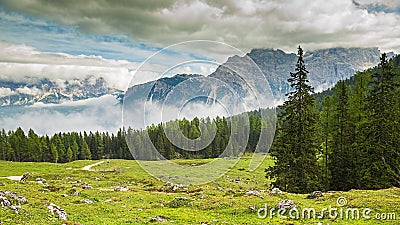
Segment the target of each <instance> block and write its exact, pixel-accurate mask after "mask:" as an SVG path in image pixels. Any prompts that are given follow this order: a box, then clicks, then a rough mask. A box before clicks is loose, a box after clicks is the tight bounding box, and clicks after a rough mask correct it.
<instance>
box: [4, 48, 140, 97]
mask: <svg viewBox="0 0 400 225" xmlns="http://www.w3.org/2000/svg"><path fill="white" fill-rule="evenodd" d="M139 65H140V64H139V63H135V62H129V61H126V60H110V59H104V58H103V57H101V56H94V55H89V56H87V55H78V56H76V55H70V54H65V53H50V52H40V51H38V50H37V49H35V48H33V47H31V46H26V45H16V44H11V43H7V42H0V78H1V80H8V81H16V82H29V80H30V79H33V80H34V79H35V78H37V79H42V78H47V79H50V80H52V81H55V82H57V83H59V84H63V82H64V81H67V80H68V81H71V80H72V81H73V80H74V79H83V78H85V77H89V76H94V77H103V78H104V79H105V80H106V82H107V84H108V85H109V86H110V87H112V88H116V89H119V90H125V89H126V88H127V87H128V84H129V82H130V81H131V79H132V76H133V73H134V71H135V69H136V68H137V67H138V66H139ZM142 79H146V78H142ZM32 91H35V90H28V89H21V90H18V92H19V93H24V94H28V92H31V93H32ZM35 92H36V93H37V90H36V91H35ZM3 93H5V92H4V91H3ZM8 93H9V94H10V92H8Z"/></svg>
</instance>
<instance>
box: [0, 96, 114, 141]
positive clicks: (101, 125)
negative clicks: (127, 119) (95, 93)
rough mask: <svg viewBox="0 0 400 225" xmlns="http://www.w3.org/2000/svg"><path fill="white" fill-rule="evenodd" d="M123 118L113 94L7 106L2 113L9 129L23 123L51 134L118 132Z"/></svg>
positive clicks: (2, 118)
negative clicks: (63, 101) (47, 103)
mask: <svg viewBox="0 0 400 225" xmlns="http://www.w3.org/2000/svg"><path fill="white" fill-rule="evenodd" d="M0 91H1V89H0ZM49 118H51V119H50V120H49ZM121 118H122V111H121V107H120V105H118V104H117V100H116V99H115V98H114V97H113V96H104V97H101V98H98V99H91V100H86V101H77V102H69V103H64V104H60V105H51V104H50V105H46V106H45V107H43V105H40V104H37V105H34V106H30V107H18V108H13V107H5V108H2V112H1V113H0V124H1V125H2V128H4V129H5V130H15V129H16V128H18V127H21V128H22V129H24V130H25V131H27V130H29V129H30V128H32V129H34V130H35V132H37V133H39V134H49V135H51V134H54V133H57V132H83V131H108V132H113V133H116V132H117V131H118V129H119V128H120V127H121V126H122V120H121Z"/></svg>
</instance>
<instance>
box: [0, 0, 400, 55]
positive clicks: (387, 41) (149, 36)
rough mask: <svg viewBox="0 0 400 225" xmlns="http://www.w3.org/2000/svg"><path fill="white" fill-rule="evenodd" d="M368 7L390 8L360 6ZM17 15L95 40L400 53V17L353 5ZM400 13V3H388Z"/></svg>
mask: <svg viewBox="0 0 400 225" xmlns="http://www.w3.org/2000/svg"><path fill="white" fill-rule="evenodd" d="M357 2H361V3H362V4H368V3H373V2H377V3H379V2H380V3H382V2H383V1H378V0H374V1H373V0H360V1H357ZM2 3H3V4H4V6H6V7H7V8H9V9H11V10H15V11H18V12H22V13H26V14H29V15H32V16H36V17H44V18H47V19H49V20H52V21H56V22H58V23H61V24H65V25H68V26H74V27H77V29H79V30H81V31H84V32H87V33H95V34H102V35H104V34H106V35H126V36H128V37H129V38H130V39H131V40H135V41H140V42H144V43H150V44H151V45H153V46H166V45H169V44H173V43H176V42H179V41H186V40H193V39H211V40H217V41H223V42H226V43H229V44H232V45H235V46H238V47H239V48H241V49H242V50H244V51H248V50H250V49H252V48H257V47H273V48H281V49H283V50H286V51H288V50H290V51H294V50H293V49H295V48H296V46H297V45H298V44H299V43H300V44H302V45H303V46H305V48H306V49H309V50H311V49H316V48H326V47H337V46H342V47H350V46H351V47H372V46H378V47H380V48H382V49H383V50H385V51H387V50H395V51H399V50H400V44H399V43H400V41H399V37H400V16H399V15H398V14H395V13H370V12H368V10H366V9H362V8H359V7H357V6H356V5H355V4H354V2H353V1H352V0H338V1H324V0H316V1H312V3H310V1H307V0H297V1H292V0H269V1H263V0H247V1H240V2H238V1H235V0H223V1H212V0H208V1H206V0H204V1H203V0H179V1H162V2H160V1H147V0H138V1H130V2H125V1H124V2H115V1H107V0H103V1H94V0H92V1H85V3H77V2H74V1H63V2H60V1H45V0H31V1H12V0H4V1H2ZM385 4H386V5H388V6H389V7H398V5H399V3H398V1H395V0H389V1H385Z"/></svg>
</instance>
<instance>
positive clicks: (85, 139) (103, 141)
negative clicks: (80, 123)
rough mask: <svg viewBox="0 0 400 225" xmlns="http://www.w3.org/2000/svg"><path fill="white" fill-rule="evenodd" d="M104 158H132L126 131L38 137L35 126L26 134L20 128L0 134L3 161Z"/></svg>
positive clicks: (60, 160)
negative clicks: (34, 129)
mask: <svg viewBox="0 0 400 225" xmlns="http://www.w3.org/2000/svg"><path fill="white" fill-rule="evenodd" d="M102 158H124V159H132V155H131V154H130V152H129V150H128V147H127V145H126V141H125V135H124V131H123V130H120V131H118V133H117V134H116V135H114V134H111V135H110V134H109V133H99V132H95V133H92V132H90V133H89V134H88V133H86V132H84V133H83V134H82V133H76V132H71V133H56V134H54V135H53V136H51V137H49V136H47V135H43V136H39V135H37V134H36V133H35V132H34V131H33V130H32V129H30V130H29V131H28V134H27V135H26V134H25V133H24V131H23V130H22V129H21V128H17V129H16V130H15V131H9V132H6V131H5V130H4V129H3V130H2V131H1V133H0V160H9V161H19V162H54V163H65V162H71V161H74V160H85V159H102Z"/></svg>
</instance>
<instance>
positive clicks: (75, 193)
mask: <svg viewBox="0 0 400 225" xmlns="http://www.w3.org/2000/svg"><path fill="white" fill-rule="evenodd" d="M80 194H81V193H80V192H79V191H75V192H74V194H73V196H79V195H80Z"/></svg>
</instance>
